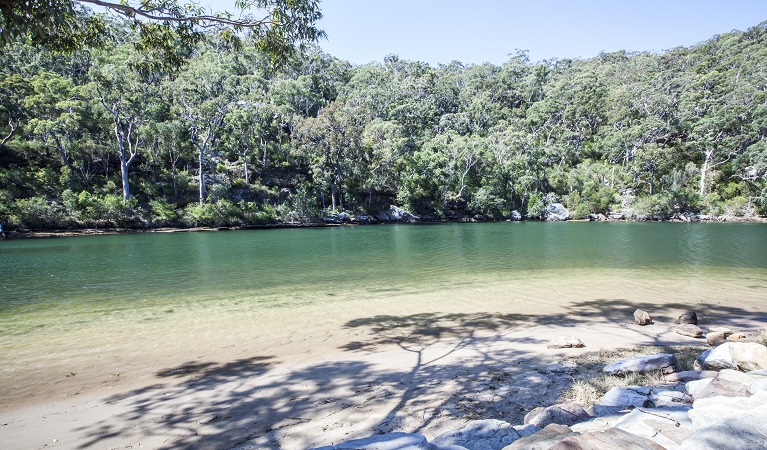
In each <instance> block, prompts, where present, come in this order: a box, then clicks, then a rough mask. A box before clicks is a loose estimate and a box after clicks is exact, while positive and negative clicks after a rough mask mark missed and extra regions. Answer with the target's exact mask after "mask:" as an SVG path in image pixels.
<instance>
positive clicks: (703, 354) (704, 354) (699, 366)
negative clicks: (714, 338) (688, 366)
mask: <svg viewBox="0 0 767 450" xmlns="http://www.w3.org/2000/svg"><path fill="white" fill-rule="evenodd" d="M710 354H711V349H710V348H709V349H707V350H704V351H703V352H701V353H700V354H698V356H697V357H696V358H695V362H694V363H693V364H692V366H693V369H695V370H704V368H703V361H705V360H706V358H708V355H710Z"/></svg>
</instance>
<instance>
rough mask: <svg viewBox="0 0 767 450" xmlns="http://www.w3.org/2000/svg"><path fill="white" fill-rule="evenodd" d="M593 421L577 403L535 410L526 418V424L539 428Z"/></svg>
mask: <svg viewBox="0 0 767 450" xmlns="http://www.w3.org/2000/svg"><path fill="white" fill-rule="evenodd" d="M589 419H591V416H590V415H589V414H588V413H587V412H586V410H585V409H583V407H582V406H581V405H579V404H577V403H560V404H558V405H554V406H549V407H548V408H535V409H534V410H532V411H530V412H529V413H528V414H527V415H526V416H525V424H532V425H535V426H536V427H538V428H543V427H545V426H546V425H549V424H552V423H557V424H560V425H575V424H576V423H579V422H584V421H586V420H589Z"/></svg>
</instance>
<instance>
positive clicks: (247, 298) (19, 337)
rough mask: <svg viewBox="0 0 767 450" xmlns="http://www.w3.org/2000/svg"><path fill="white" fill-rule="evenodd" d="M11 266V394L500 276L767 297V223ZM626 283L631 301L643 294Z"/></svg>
mask: <svg viewBox="0 0 767 450" xmlns="http://www.w3.org/2000/svg"><path fill="white" fill-rule="evenodd" d="M0 273H2V282H0V399H1V398H2V396H3V394H4V392H3V391H2V388H3V387H5V388H9V389H10V386H14V383H16V384H15V386H17V387H18V385H19V383H21V384H23V383H25V382H30V383H33V382H34V383H46V382H49V381H50V378H49V377H50V376H51V374H50V373H51V372H55V373H56V374H58V375H60V374H61V373H64V371H68V370H70V369H69V368H68V367H71V366H72V365H76V366H77V367H85V366H88V365H89V364H90V365H94V361H95V360H96V359H98V358H101V359H100V360H99V361H100V362H99V363H100V364H102V363H103V364H106V366H109V363H105V362H104V361H106V360H109V361H113V363H114V364H116V362H115V361H119V360H120V359H121V358H123V359H125V358H128V357H127V356H125V354H133V353H131V352H137V353H140V354H143V355H154V354H156V355H158V356H157V358H158V359H159V358H162V357H163V356H162V355H164V354H165V353H163V352H166V353H173V352H180V353H183V352H184V351H189V350H188V346H189V345H192V344H190V343H199V342H201V341H202V342H204V341H205V340H206V339H208V340H210V341H215V342H218V341H216V339H219V338H220V335H222V334H232V336H233V337H232V339H235V338H237V339H245V338H247V336H250V335H251V334H253V333H255V334H258V335H259V339H260V341H259V342H262V343H263V345H264V347H268V345H270V343H271V341H270V340H269V337H268V336H275V337H274V339H275V340H278V339H279V336H281V334H280V333H286V332H287V331H290V330H291V329H292V328H295V329H297V330H299V331H300V329H301V328H302V327H304V326H305V324H306V323H307V316H310V317H308V318H309V319H311V320H312V321H313V322H314V323H319V324H321V325H322V324H325V325H324V326H338V325H337V324H335V322H333V321H334V320H335V319H336V318H338V319H339V320H340V318H345V317H364V316H365V314H372V313H381V312H386V311H388V309H387V308H392V309H393V310H396V311H398V312H399V313H408V312H411V313H417V312H419V311H422V310H424V309H426V310H440V309H442V308H444V309H446V310H460V309H461V308H462V307H466V308H471V309H473V310H480V309H482V308H485V307H486V308H488V311H491V312H492V311H495V310H498V309H499V308H500V306H499V304H496V303H493V302H494V301H495V300H494V299H493V298H491V297H492V296H494V295H496V294H493V293H491V291H483V289H484V287H486V286H496V287H497V288H498V290H496V291H492V292H504V291H509V290H513V291H515V292H516V293H517V295H516V296H515V297H516V298H519V299H520V300H519V301H522V299H524V298H527V301H533V300H534V301H536V302H553V301H558V300H557V299H556V298H552V297H550V296H547V295H544V294H542V293H541V291H539V290H536V286H540V285H541V284H553V283H556V280H558V279H565V280H569V281H568V282H569V283H570V284H569V285H568V287H567V289H568V292H570V291H573V292H576V291H577V292H578V293H580V294H583V295H591V294H590V292H589V289H591V287H592V286H596V285H595V284H594V283H597V282H598V280H600V279H604V278H605V277H613V278H612V279H611V281H610V283H612V284H616V283H615V280H618V281H619V282H618V283H617V284H618V285H621V284H622V283H621V282H620V281H621V280H625V281H627V282H628V281H629V280H631V282H632V283H635V286H639V287H641V289H646V290H647V291H646V292H650V293H653V294H652V295H656V293H657V294H658V295H659V293H660V292H661V290H662V289H663V284H664V283H670V285H672V284H674V283H676V285H678V286H681V288H679V289H678V290H680V289H681V291H684V290H685V289H686V288H685V287H684V286H686V285H689V284H696V285H701V286H702V288H701V289H708V291H710V290H711V288H712V286H713V287H714V288H716V287H718V286H720V285H718V284H716V283H717V280H720V279H721V280H726V282H724V281H723V284H721V286H724V288H722V290H727V291H729V290H731V287H732V286H733V284H734V285H738V286H740V287H742V288H744V289H748V290H749V291H748V295H750V296H751V297H752V298H757V299H758V298H759V296H761V295H764V298H765V301H766V302H767V225H764V224H675V223H647V224H644V223H487V224H440V225H424V226H377V227H368V226H360V227H337V228H320V229H276V230H257V231H238V232H216V233H205V232H201V233H175V234H161V233H147V234H130V235H110V236H89V237H72V238H58V239H32V240H6V241H0ZM650 280H653V281H652V283H651V282H650ZM643 283H644V284H643ZM620 288H621V286H618V287H617V289H620ZM625 288H626V290H627V292H626V293H623V297H624V298H625V297H628V296H630V295H631V293H630V292H634V291H636V289H634V290H633V291H630V292H629V288H628V286H626V287H625ZM563 289H564V288H563ZM594 289H596V287H594ZM656 291H657V292H656ZM681 291H680V294H679V295H688V294H690V293H689V292H681ZM526 292H528V293H529V294H528V295H527V297H526V296H525V295H524V294H525V293H526ZM563 292H564V291H563ZM697 292H698V291H694V292H693V293H695V295H697ZM563 295H564V294H563ZM701 295H704V294H701ZM557 298H558V297H557ZM392 299H396V301H395V300H392ZM531 299H532V300H531ZM565 300H567V299H565ZM504 302H505V303H504V305H506V306H503V308H512V309H513V305H509V303H510V300H508V299H504ZM512 303H513V302H512ZM286 330H287V331H286ZM259 333H260V334H259ZM291 333H293V331H291ZM221 339H222V338H221ZM227 342H228V341H227ZM275 342H276V341H275ZM195 345H197V344H195ZM222 345H223V341H222ZM153 352H154V353H153ZM67 364H69V366H67ZM80 370H83V369H80ZM24 374H26V375H24ZM30 374H31V376H30ZM24 380H26V381H24ZM30 380H31V381H30ZM6 395H7V394H6Z"/></svg>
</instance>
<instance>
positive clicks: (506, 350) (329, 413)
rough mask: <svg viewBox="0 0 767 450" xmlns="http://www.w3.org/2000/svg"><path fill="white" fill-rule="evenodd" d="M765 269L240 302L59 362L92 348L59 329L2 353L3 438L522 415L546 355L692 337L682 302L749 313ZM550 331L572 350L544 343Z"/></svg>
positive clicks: (711, 311) (432, 431)
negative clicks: (638, 311) (678, 326)
mask: <svg viewBox="0 0 767 450" xmlns="http://www.w3.org/2000/svg"><path fill="white" fill-rule="evenodd" d="M763 275H764V272H763V271H762V272H755V273H754V272H752V273H745V272H744V274H735V275H729V276H726V277H725V276H720V277H700V278H695V279H690V278H689V277H677V278H674V277H666V278H664V277H660V278H648V277H638V276H637V273H613V274H608V273H601V274H599V276H594V277H587V278H584V276H583V274H578V273H572V274H561V276H560V277H558V278H556V279H554V278H550V277H547V278H541V279H535V277H528V278H526V279H525V280H524V282H522V281H517V282H515V281H513V280H505V281H499V282H498V283H489V284H487V285H484V286H473V287H467V288H465V289H457V288H456V289H452V290H449V291H445V290H442V291H437V292H434V293H409V294H406V295H401V296H400V295H398V294H397V293H396V292H392V293H388V294H386V296H384V295H381V296H380V297H379V298H378V299H377V300H375V301H366V303H365V304H364V305H362V306H361V308H355V307H354V306H353V303H344V302H338V303H333V304H328V305H324V306H312V305H307V306H306V307H305V308H303V309H299V310H297V311H292V312H291V314H292V315H293V317H292V319H291V320H290V321H288V322H286V321H285V320H287V319H286V318H281V317H280V316H279V314H280V313H279V311H278V310H275V311H272V312H262V313H260V315H261V317H260V320H259V321H258V323H257V325H254V323H255V322H254V319H253V318H252V317H249V316H248V315H247V314H246V313H245V312H243V313H242V314H241V316H242V320H241V321H237V320H234V319H232V318H231V317H230V318H229V321H228V322H226V323H224V324H219V325H218V326H213V325H211V324H207V325H206V326H202V324H204V323H206V322H209V321H211V320H214V319H215V318H212V317H207V318H206V317H200V318H199V319H198V320H199V322H189V323H187V322H184V321H182V322H181V323H182V325H174V326H171V325H170V324H167V323H159V324H156V327H157V328H152V329H150V330H148V331H147V332H146V334H141V332H138V331H136V330H135V329H133V330H130V332H126V333H125V334H120V332H119V330H117V331H115V333H118V336H117V338H116V340H115V344H114V348H113V349H111V350H110V351H109V352H107V353H98V352H94V354H93V355H87V354H84V355H80V356H79V359H73V358H74V356H72V355H77V354H78V353H83V352H85V353H87V351H86V349H87V348H88V345H87V343H79V344H75V343H71V344H70V345H69V347H68V348H61V349H60V350H61V352H62V353H61V355H64V356H62V357H61V359H62V360H61V361H57V359H56V356H57V355H55V354H53V355H41V356H40V358H41V359H44V360H45V362H44V363H40V364H37V365H35V364H33V363H32V362H29V363H27V364H26V366H25V367H27V368H28V369H27V370H28V374H27V377H26V378H25V377H24V374H23V373H22V372H23V371H22V370H18V368H16V370H11V369H12V368H11V369H9V368H7V367H6V369H5V370H4V372H2V374H3V383H2V386H0V389H2V397H0V401H2V404H1V407H2V408H3V410H2V412H1V413H0V442H3V446H4V447H5V448H25V449H27V448H29V449H32V448H185V447H186V448H217V449H218V448H224V449H228V448H268V449H303V448H310V447H314V446H321V445H329V444H332V443H339V442H341V441H344V440H348V439H353V438H359V437H364V436H368V435H371V434H377V433H382V432H390V431H404V432H419V433H423V434H425V435H426V436H427V437H428V438H430V439H431V438H434V437H435V436H437V435H438V434H440V433H442V432H444V431H446V430H449V429H456V428H460V427H461V426H462V425H463V424H465V423H466V422H467V421H469V420H473V419H477V418H497V419H502V420H507V421H510V422H512V423H521V421H522V417H523V416H524V414H525V413H526V412H528V411H529V410H530V409H532V408H534V407H536V406H540V405H548V404H551V403H553V402H555V401H556V399H557V398H558V397H559V396H560V395H561V393H562V392H563V390H564V389H566V388H567V387H568V386H569V384H570V383H571V382H572V378H570V376H569V375H567V374H566V373H560V372H558V371H557V370H556V368H557V367H558V366H557V365H556V363H557V362H558V361H561V360H562V359H563V358H564V357H566V356H568V355H576V354H581V353H584V352H591V351H596V350H600V349H609V348H617V347H626V346H634V345H666V344H693V345H701V341H700V340H695V339H692V338H687V337H684V336H680V335H677V334H675V333H674V332H673V331H672V328H673V326H674V325H673V320H674V319H676V317H677V316H678V315H679V314H680V313H681V312H682V311H683V310H686V309H692V310H695V311H697V312H698V314H699V317H700V319H701V323H702V326H703V327H705V326H706V325H708V324H712V325H713V324H717V325H727V326H730V327H733V328H735V329H738V330H745V329H755V328H758V327H760V326H762V327H763V324H764V323H767V304H765V303H767V302H764V292H767V291H766V290H765V288H767V286H765V282H767V278H765V277H764V276H763ZM635 308H643V309H646V310H647V311H649V312H650V314H651V315H652V316H653V318H654V319H655V324H653V325H650V326H645V327H640V326H637V325H634V324H633V323H632V317H631V313H632V312H633V310H634V309H635ZM286 323H290V324H291V325H290V326H287V325H285V324H286ZM107 325H108V324H107ZM107 325H105V326H107ZM153 326H155V325H153ZM72 332H73V333H75V334H76V330H73V331H72ZM562 334H566V335H572V336H576V337H578V338H580V339H581V340H582V341H583V342H584V343H585V344H586V348H584V349H571V350H551V349H547V348H546V344H547V343H548V342H549V340H551V339H553V338H554V337H556V336H559V335H562ZM82 339H86V338H85V337H77V336H75V337H73V338H72V340H73V341H80V340H82ZM118 343H121V345H118ZM29 345H32V344H29ZM40 345H42V344H40ZM61 345H63V344H61ZM61 345H59V346H61ZM40 348H43V347H40ZM22 350H23V349H22ZM22 350H19V352H22ZM37 350H39V349H36V348H33V349H31V350H30V351H31V352H33V353H34V352H36V351H37ZM20 355H23V353H20ZM19 364H21V362H19ZM552 364H553V365H552ZM6 365H7V364H6Z"/></svg>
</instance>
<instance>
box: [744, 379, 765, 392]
mask: <svg viewBox="0 0 767 450" xmlns="http://www.w3.org/2000/svg"><path fill="white" fill-rule="evenodd" d="M758 391H767V378H762V379H761V380H757V381H754V382H753V383H751V384H749V385H748V392H749V393H750V394H752V395H753V394H756V393H757V392H758Z"/></svg>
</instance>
